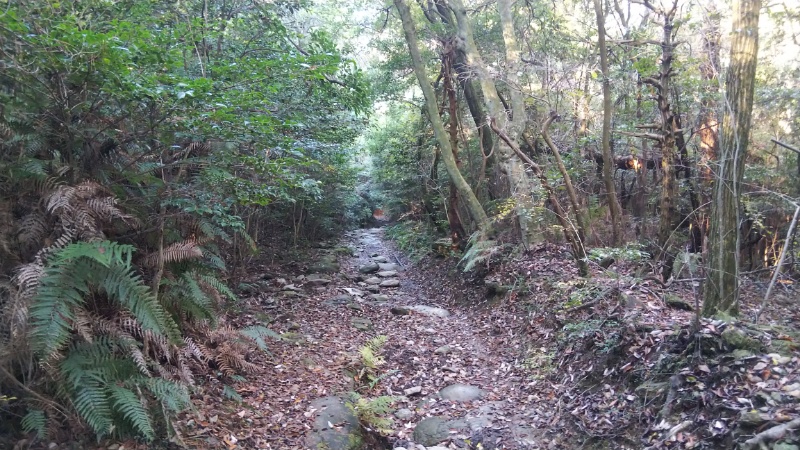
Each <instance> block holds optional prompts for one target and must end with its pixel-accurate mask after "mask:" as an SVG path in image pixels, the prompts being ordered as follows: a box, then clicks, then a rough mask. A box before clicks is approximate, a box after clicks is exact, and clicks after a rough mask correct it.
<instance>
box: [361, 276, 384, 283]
mask: <svg viewBox="0 0 800 450" xmlns="http://www.w3.org/2000/svg"><path fill="white" fill-rule="evenodd" d="M364 283H367V284H380V283H381V279H380V278H378V277H372V278H367V279H366V280H364Z"/></svg>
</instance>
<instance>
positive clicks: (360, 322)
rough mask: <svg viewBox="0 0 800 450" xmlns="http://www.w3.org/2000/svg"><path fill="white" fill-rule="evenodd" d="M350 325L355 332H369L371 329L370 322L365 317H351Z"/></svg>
mask: <svg viewBox="0 0 800 450" xmlns="http://www.w3.org/2000/svg"><path fill="white" fill-rule="evenodd" d="M350 324H351V325H353V328H355V329H356V330H361V331H370V330H371V329H372V321H371V320H369V319H367V318H366V317H353V318H352V319H351V320H350Z"/></svg>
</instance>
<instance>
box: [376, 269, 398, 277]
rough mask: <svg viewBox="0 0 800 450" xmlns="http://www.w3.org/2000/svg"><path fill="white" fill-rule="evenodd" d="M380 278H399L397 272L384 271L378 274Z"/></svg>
mask: <svg viewBox="0 0 800 450" xmlns="http://www.w3.org/2000/svg"><path fill="white" fill-rule="evenodd" d="M378 276H379V277H382V278H391V277H396V276H397V271H396V270H382V271H380V272H378Z"/></svg>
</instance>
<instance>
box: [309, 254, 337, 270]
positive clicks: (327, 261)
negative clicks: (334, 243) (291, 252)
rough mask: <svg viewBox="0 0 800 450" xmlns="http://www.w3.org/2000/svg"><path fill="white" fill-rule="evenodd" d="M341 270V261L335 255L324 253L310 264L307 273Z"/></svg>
mask: <svg viewBox="0 0 800 450" xmlns="http://www.w3.org/2000/svg"><path fill="white" fill-rule="evenodd" d="M338 271H339V263H338V262H337V261H336V257H335V256H333V255H324V256H323V257H322V258H320V259H319V261H317V262H315V263H313V264H311V265H310V266H308V270H307V271H306V272H307V273H336V272H338Z"/></svg>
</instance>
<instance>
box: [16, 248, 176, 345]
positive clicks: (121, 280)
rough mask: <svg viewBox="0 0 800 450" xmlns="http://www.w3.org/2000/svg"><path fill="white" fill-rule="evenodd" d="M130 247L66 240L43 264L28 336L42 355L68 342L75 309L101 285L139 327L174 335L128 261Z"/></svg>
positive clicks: (165, 316)
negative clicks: (65, 243)
mask: <svg viewBox="0 0 800 450" xmlns="http://www.w3.org/2000/svg"><path fill="white" fill-rule="evenodd" d="M131 252H132V248H131V247H130V246H125V245H119V244H116V243H113V242H107V241H104V242H96V243H87V242H79V243H74V244H70V245H68V246H67V247H65V248H64V249H62V250H60V251H59V252H58V253H56V255H55V257H54V258H53V262H52V265H51V266H49V267H47V268H45V271H44V275H43V276H42V278H41V279H40V281H39V285H38V287H37V289H36V295H35V296H34V299H33V301H32V302H31V307H30V316H31V338H32V339H31V341H32V344H33V348H34V350H35V351H36V352H37V353H38V354H39V355H41V356H44V357H47V356H49V355H52V354H54V353H56V352H58V351H59V350H60V349H61V348H63V347H64V346H65V344H66V343H67V341H68V339H69V336H70V330H71V329H72V323H73V321H74V320H75V311H76V309H77V308H78V307H79V306H80V305H82V304H83V303H84V301H85V298H86V296H87V295H88V294H89V292H90V291H92V289H96V288H100V289H101V290H102V291H104V292H105V293H106V294H107V295H108V296H109V298H111V299H112V300H114V301H116V302H118V304H119V305H120V306H122V307H123V308H125V309H127V310H128V311H130V312H131V314H132V315H133V316H134V317H135V318H136V320H137V321H138V322H139V324H140V326H141V327H142V328H143V329H144V330H148V331H151V332H153V333H155V334H157V335H166V336H169V337H170V338H172V339H173V340H174V341H179V339H180V333H179V331H178V326H177V324H175V322H174V321H173V320H172V318H170V317H169V316H168V315H167V314H166V312H165V311H164V310H163V308H162V307H161V305H160V304H159V303H158V302H157V301H156V300H155V298H154V297H153V296H152V294H151V293H150V288H149V287H147V286H146V285H145V284H144V283H143V282H142V280H141V278H140V277H139V276H138V275H135V274H134V273H133V272H132V270H131V267H130V261H131Z"/></svg>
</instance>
